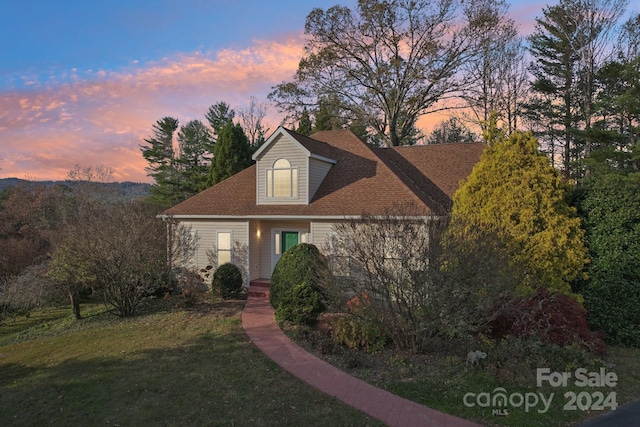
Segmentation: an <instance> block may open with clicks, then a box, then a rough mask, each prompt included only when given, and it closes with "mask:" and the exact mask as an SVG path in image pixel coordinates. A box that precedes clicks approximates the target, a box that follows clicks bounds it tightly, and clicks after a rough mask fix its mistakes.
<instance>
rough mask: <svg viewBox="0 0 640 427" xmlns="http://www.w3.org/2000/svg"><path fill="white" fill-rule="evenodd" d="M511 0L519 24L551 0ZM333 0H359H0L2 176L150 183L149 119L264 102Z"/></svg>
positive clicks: (348, 2) (525, 26) (200, 115)
mask: <svg viewBox="0 0 640 427" xmlns="http://www.w3.org/2000/svg"><path fill="white" fill-rule="evenodd" d="M511 3H512V7H511V13H512V16H513V17H514V19H515V20H516V22H518V23H520V25H521V28H522V31H523V32H524V33H526V32H527V31H530V28H532V26H533V21H534V18H535V16H538V15H540V14H541V10H542V7H543V5H544V4H547V3H536V2H533V3H525V2H523V1H521V2H517V3H516V2H515V1H512V2H511ZM335 4H340V5H343V6H348V7H351V8H353V7H355V5H356V4H357V0H313V1H297V0H290V1H269V0H262V1H261V0H238V1H233V0H209V1H207V0H173V1H172V0H92V1H88V0H12V1H9V0H7V1H4V2H3V7H2V13H1V14H0V178H2V177H18V178H28V179H34V180H43V179H62V178H64V177H65V176H66V174H67V172H68V171H69V170H70V169H71V168H72V167H74V166H75V165H76V164H79V165H81V166H97V165H103V166H108V167H112V168H113V169H114V171H115V178H116V179H117V180H133V181H148V178H147V177H146V175H145V171H144V167H145V162H144V159H143V158H142V156H141V155H140V150H139V144H141V143H142V139H143V138H144V137H146V136H148V135H149V133H150V131H151V125H152V124H153V123H154V122H155V121H156V120H158V119H160V118H162V117H163V116H168V115H170V116H174V117H177V118H178V119H180V121H181V123H182V124H184V123H186V122H187V121H189V120H192V119H200V120H204V113H205V112H206V110H207V108H208V107H209V106H210V105H212V104H213V103H215V102H218V101H226V102H228V103H229V104H231V106H232V107H234V108H236V109H240V108H243V107H244V106H246V102H247V100H248V99H249V97H251V96H255V97H256V98H258V100H260V101H264V100H265V99H266V95H267V94H268V92H269V91H270V89H271V87H272V86H274V85H276V84H278V83H280V82H282V81H285V80H290V78H291V77H292V75H293V74H294V72H295V70H296V67H297V63H298V60H299V59H300V56H301V54H302V46H303V38H302V35H303V31H304V22H305V18H306V16H307V14H308V13H309V12H310V11H311V10H312V9H313V8H314V7H320V8H323V9H327V8H329V7H331V6H333V5H335ZM268 112H269V115H268V117H267V119H268V120H270V122H269V124H270V125H271V128H272V129H275V127H277V125H278V121H279V115H278V114H277V111H276V109H275V107H269V110H268Z"/></svg>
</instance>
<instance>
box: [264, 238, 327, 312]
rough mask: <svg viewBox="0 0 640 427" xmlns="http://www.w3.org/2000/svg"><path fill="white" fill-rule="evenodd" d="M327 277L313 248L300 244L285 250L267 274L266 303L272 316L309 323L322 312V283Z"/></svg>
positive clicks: (323, 266) (322, 261)
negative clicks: (268, 287)
mask: <svg viewBox="0 0 640 427" xmlns="http://www.w3.org/2000/svg"><path fill="white" fill-rule="evenodd" d="M328 278H329V265H328V263H327V260H326V258H325V257H324V256H323V255H322V254H321V253H320V251H319V250H318V248H317V247H316V246H314V245H312V244H308V243H300V244H298V245H296V246H294V247H292V248H290V249H289V250H287V251H286V252H285V253H283V254H282V256H281V257H280V260H278V263H277V264H276V267H275V269H274V270H273V274H272V275H271V287H270V290H269V301H270V302H271V305H272V306H273V307H274V308H275V309H276V315H278V312H279V313H280V314H279V316H280V318H281V319H285V318H286V319H287V320H289V321H292V320H290V319H292V318H296V319H302V318H303V317H304V321H302V320H301V322H302V323H312V322H313V321H314V320H315V319H316V318H317V315H318V314H319V313H321V312H322V311H323V310H324V302H323V300H324V297H323V293H322V283H324V281H325V280H327V279H328ZM316 300H317V301H316ZM318 304H320V305H319V308H318ZM302 312H306V313H309V315H308V316H307V315H301V314H300V313H302ZM295 313H297V314H295Z"/></svg>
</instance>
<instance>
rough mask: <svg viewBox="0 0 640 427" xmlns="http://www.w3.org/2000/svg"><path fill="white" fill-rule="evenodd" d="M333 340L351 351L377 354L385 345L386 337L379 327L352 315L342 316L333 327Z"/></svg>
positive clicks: (374, 323)
mask: <svg viewBox="0 0 640 427" xmlns="http://www.w3.org/2000/svg"><path fill="white" fill-rule="evenodd" d="M331 335H332V337H333V339H334V340H335V341H336V342H337V343H339V344H343V345H346V346H347V347H349V348H353V349H362V350H364V351H366V352H368V353H377V352H379V351H381V350H382V349H383V348H384V347H385V346H386V345H387V337H386V336H385V334H384V331H383V330H382V328H381V327H380V325H379V324H378V323H376V322H372V321H370V320H367V319H365V318H362V317H358V316H356V315H354V314H344V315H343V316H341V317H340V318H339V319H338V320H337V322H336V323H335V324H334V325H333V330H332V332H331Z"/></svg>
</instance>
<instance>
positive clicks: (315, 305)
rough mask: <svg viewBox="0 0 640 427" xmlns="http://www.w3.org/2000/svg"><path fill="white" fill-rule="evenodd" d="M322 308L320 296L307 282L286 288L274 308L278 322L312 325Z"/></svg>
mask: <svg viewBox="0 0 640 427" xmlns="http://www.w3.org/2000/svg"><path fill="white" fill-rule="evenodd" d="M323 310H324V304H323V303H322V296H321V295H320V292H318V291H317V290H316V289H315V288H314V287H313V286H311V285H310V284H309V283H307V282H302V283H300V284H298V285H295V286H293V287H292V288H288V289H287V290H286V291H285V292H284V294H283V295H282V296H281V297H280V302H279V303H278V308H277V309H276V313H275V315H276V321H277V322H278V323H282V322H291V323H293V324H296V325H312V324H314V323H315V322H316V320H317V319H318V315H319V314H320V313H322V311H323Z"/></svg>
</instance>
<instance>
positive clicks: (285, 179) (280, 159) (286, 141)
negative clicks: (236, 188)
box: [253, 126, 336, 205]
mask: <svg viewBox="0 0 640 427" xmlns="http://www.w3.org/2000/svg"><path fill="white" fill-rule="evenodd" d="M331 150H332V148H331V146H329V145H328V144H325V143H323V142H320V141H316V140H314V139H311V138H309V137H306V136H304V135H301V134H298V133H296V132H292V131H290V130H288V129H285V128H284V127H282V126H280V127H279V128H278V129H277V130H276V131H275V132H274V133H273V134H272V135H271V136H270V137H269V139H267V141H265V143H264V144H263V145H262V147H260V149H258V151H256V152H255V154H254V155H253V160H255V162H256V165H257V170H256V192H257V194H256V203H257V204H258V205H308V204H309V202H310V201H311V200H312V199H313V196H314V195H315V193H316V191H317V190H318V188H319V187H320V184H321V183H322V181H323V180H324V178H325V177H326V176H327V173H329V170H330V169H331V166H333V165H334V164H336V161H335V160H333V159H332V158H330V157H329V156H328V154H329V155H330V153H331Z"/></svg>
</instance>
